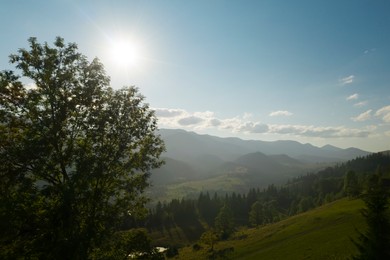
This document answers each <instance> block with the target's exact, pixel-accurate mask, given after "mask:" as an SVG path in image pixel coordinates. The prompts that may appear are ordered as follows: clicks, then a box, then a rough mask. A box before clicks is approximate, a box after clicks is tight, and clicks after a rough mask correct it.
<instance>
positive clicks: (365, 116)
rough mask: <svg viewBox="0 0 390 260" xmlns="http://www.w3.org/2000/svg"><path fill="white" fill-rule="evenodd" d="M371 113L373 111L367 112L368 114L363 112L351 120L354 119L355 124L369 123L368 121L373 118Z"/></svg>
mask: <svg viewBox="0 0 390 260" xmlns="http://www.w3.org/2000/svg"><path fill="white" fill-rule="evenodd" d="M371 112H372V109H370V110H367V111H366V112H363V113H361V114H360V115H358V116H356V117H351V119H352V121H355V122H363V121H367V120H368V119H370V118H371Z"/></svg>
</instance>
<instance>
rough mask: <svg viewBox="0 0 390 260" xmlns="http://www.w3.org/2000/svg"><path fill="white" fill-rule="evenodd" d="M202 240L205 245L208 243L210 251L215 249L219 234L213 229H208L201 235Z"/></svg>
mask: <svg viewBox="0 0 390 260" xmlns="http://www.w3.org/2000/svg"><path fill="white" fill-rule="evenodd" d="M200 242H202V243H203V244H205V245H208V246H209V247H210V248H209V251H214V245H215V244H216V243H217V242H218V236H217V234H216V233H215V231H213V230H207V231H206V232H204V233H203V234H202V236H201V237H200Z"/></svg>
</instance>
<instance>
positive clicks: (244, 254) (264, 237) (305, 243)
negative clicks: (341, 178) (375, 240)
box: [179, 199, 365, 260]
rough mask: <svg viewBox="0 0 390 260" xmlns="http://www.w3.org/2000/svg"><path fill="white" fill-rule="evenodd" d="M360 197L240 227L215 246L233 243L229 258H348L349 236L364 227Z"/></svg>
mask: <svg viewBox="0 0 390 260" xmlns="http://www.w3.org/2000/svg"><path fill="white" fill-rule="evenodd" d="M363 205H364V204H363V202H362V201H361V200H349V199H341V200H338V201H335V202H333V203H329V204H326V205H324V206H322V207H319V208H317V209H314V210H312V211H308V212H305V213H303V214H300V215H297V216H293V217H291V218H288V219H286V220H283V221H280V222H278V223H274V224H269V225H266V226H263V227H259V228H252V229H242V230H239V231H238V232H236V234H235V235H234V236H233V237H232V238H231V239H230V240H227V241H222V242H219V243H218V244H217V245H216V246H215V249H216V250H222V249H224V248H229V247H233V248H234V252H233V253H231V254H230V258H231V259H245V260H247V259H248V260H250V259H254V260H255V259H347V258H348V257H350V256H351V255H352V254H354V253H355V247H354V245H353V243H352V242H351V238H355V237H356V236H357V232H356V228H357V229H359V230H362V229H364V227H365V224H364V220H363V217H362V216H361V215H360V212H359V211H360V209H361V208H363ZM206 258H207V252H206V250H204V249H203V250H199V251H193V250H192V248H191V247H185V248H183V249H181V250H180V255H179V259H188V260H190V259H206Z"/></svg>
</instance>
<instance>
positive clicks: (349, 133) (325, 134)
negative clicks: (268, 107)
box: [270, 125, 370, 138]
mask: <svg viewBox="0 0 390 260" xmlns="http://www.w3.org/2000/svg"><path fill="white" fill-rule="evenodd" d="M270 132H271V133H275V134H288V135H295V136H305V137H320V138H348V137H367V136H368V135H369V134H370V131H368V130H360V129H352V128H346V127H343V126H340V127H315V126H311V125H309V126H308V125H271V126H270Z"/></svg>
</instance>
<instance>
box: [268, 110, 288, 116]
mask: <svg viewBox="0 0 390 260" xmlns="http://www.w3.org/2000/svg"><path fill="white" fill-rule="evenodd" d="M292 115H293V113H291V112H289V111H286V110H278V111H273V112H271V113H270V114H269V116H292Z"/></svg>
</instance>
